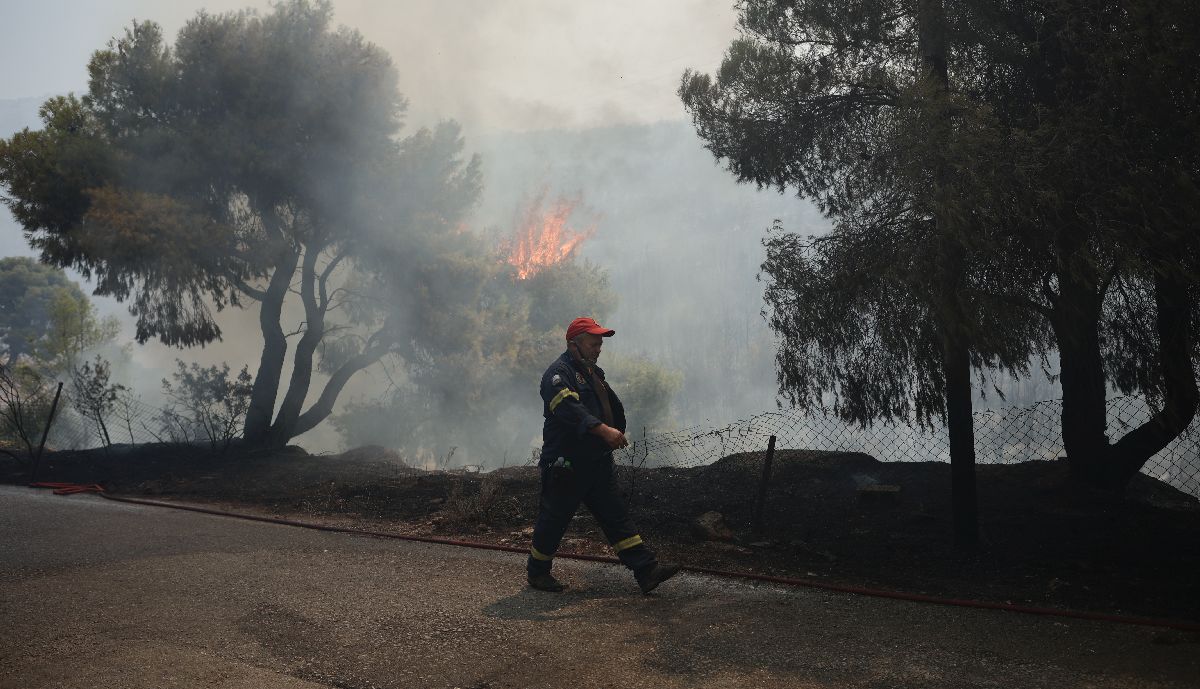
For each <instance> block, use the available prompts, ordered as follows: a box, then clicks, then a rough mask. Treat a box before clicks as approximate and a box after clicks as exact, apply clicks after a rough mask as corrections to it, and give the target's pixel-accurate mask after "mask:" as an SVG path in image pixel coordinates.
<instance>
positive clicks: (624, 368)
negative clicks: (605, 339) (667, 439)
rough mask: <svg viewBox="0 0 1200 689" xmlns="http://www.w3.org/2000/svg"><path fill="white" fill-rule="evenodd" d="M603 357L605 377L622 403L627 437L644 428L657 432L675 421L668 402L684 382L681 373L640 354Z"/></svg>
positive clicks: (646, 430)
mask: <svg viewBox="0 0 1200 689" xmlns="http://www.w3.org/2000/svg"><path fill="white" fill-rule="evenodd" d="M603 358H604V359H605V360H604V361H602V362H601V364H602V365H603V367H604V370H605V371H606V372H608V380H609V382H610V383H612V386H613V389H614V390H616V391H617V394H618V395H620V397H621V403H622V404H624V405H625V417H626V418H627V419H628V420H629V424H630V427H629V429H628V432H629V434H630V437H634V438H636V437H638V434H640V433H641V432H642V431H643V430H644V431H645V432H646V433H656V432H662V431H667V430H671V429H672V428H674V427H675V426H676V425H678V424H677V421H676V419H675V418H674V416H673V415H672V413H671V406H672V403H673V402H674V399H675V395H676V393H678V392H679V388H680V386H681V385H682V384H683V374H682V373H680V372H679V371H674V370H671V369H669V368H666V367H664V366H662V365H660V364H658V363H656V362H654V361H651V360H649V359H643V358H640V357H634V356H625V355H617V356H608V355H607V354H606V355H605V356H604V357H603Z"/></svg>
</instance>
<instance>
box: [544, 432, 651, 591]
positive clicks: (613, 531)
mask: <svg viewBox="0 0 1200 689" xmlns="http://www.w3.org/2000/svg"><path fill="white" fill-rule="evenodd" d="M580 503H582V504H583V505H585V506H586V507H587V508H588V511H590V512H591V513H592V516H594V517H595V518H596V521H598V522H600V528H601V529H602V530H603V531H604V537H605V538H606V539H608V542H609V544H611V545H612V547H613V550H615V551H616V553H617V557H618V558H620V560H621V563H622V564H624V565H625V566H626V567H628V568H630V569H632V570H633V571H634V572H640V571H642V570H643V569H645V568H647V567H652V566H654V563H655V562H657V558H655V556H654V552H653V551H651V550H650V549H649V548H647V547H646V544H645V543H643V542H642V537H641V534H639V533H638V531H637V527H635V526H634V525H633V521H632V520H630V518H629V511H628V510H627V509H626V508H625V502H624V501H623V500H621V494H620V492H619V491H618V489H617V477H616V474H615V473H614V472H613V461H612V455H609V456H607V457H605V458H602V459H597V460H590V461H579V462H572V466H571V468H569V469H560V468H554V467H547V466H544V467H542V492H541V500H540V509H539V510H538V518H537V522H536V523H535V524H534V526H533V547H532V548H530V551H529V563H528V570H529V574H543V573H546V572H549V571H550V567H551V565H552V564H553V563H554V554H555V553H556V552H558V546H559V544H560V543H561V542H562V537H563V534H564V533H566V531H567V526H568V525H569V524H570V523H571V519H572V518H574V516H575V512H576V510H578V509H579V505H580Z"/></svg>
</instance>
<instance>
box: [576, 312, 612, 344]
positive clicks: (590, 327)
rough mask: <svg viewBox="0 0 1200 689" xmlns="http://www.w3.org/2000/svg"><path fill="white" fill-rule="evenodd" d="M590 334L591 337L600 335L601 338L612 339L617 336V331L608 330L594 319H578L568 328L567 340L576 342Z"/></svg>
mask: <svg viewBox="0 0 1200 689" xmlns="http://www.w3.org/2000/svg"><path fill="white" fill-rule="evenodd" d="M584 333H588V334H589V335H599V336H600V337H612V336H613V335H616V334H617V331H616V330H612V329H611V328H606V327H604V326H602V325H600V324H599V323H597V322H596V321H595V319H593V318H586V317H585V318H576V319H575V320H573V321H571V325H569V326H567V339H568V340H574V339H575V338H576V337H579V336H580V335H582V334H584Z"/></svg>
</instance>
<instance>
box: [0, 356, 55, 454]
mask: <svg viewBox="0 0 1200 689" xmlns="http://www.w3.org/2000/svg"><path fill="white" fill-rule="evenodd" d="M55 387H56V386H55V385H54V384H53V383H52V382H51V381H50V380H49V379H48V378H46V376H44V375H43V374H42V373H41V372H39V371H38V370H37V369H36V368H35V367H33V366H30V365H29V364H27V363H22V362H18V363H15V364H11V365H3V366H0V442H2V443H3V444H4V445H6V446H9V447H14V446H15V447H19V448H21V449H23V450H25V452H26V454H27V456H30V457H32V456H33V454H34V450H35V448H36V446H37V445H38V443H40V441H41V437H42V433H43V432H44V431H45V428H46V423H47V421H48V420H49V418H50V407H51V405H52V404H53V402H54V392H55Z"/></svg>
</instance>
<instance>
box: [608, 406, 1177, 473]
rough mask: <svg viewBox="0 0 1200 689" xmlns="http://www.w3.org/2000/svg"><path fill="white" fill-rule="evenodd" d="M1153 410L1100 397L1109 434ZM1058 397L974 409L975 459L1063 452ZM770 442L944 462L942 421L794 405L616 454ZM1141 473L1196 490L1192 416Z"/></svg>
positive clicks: (678, 452)
mask: <svg viewBox="0 0 1200 689" xmlns="http://www.w3.org/2000/svg"><path fill="white" fill-rule="evenodd" d="M1152 413H1153V411H1152V410H1151V409H1150V407H1149V406H1148V405H1147V404H1146V401H1145V399H1143V398H1141V397H1115V398H1112V399H1110V400H1109V401H1108V425H1109V430H1110V433H1111V434H1112V435H1114V436H1119V435H1121V434H1123V433H1125V432H1127V431H1128V430H1129V429H1131V428H1134V427H1136V426H1138V425H1140V424H1141V423H1143V422H1145V421H1146V420H1148V419H1149V418H1150V416H1151V414H1152ZM1061 417H1062V401H1061V400H1047V401H1044V402H1038V403H1037V404H1034V405H1031V406H1028V407H1006V408H1001V409H991V410H983V411H978V412H975V414H974V420H975V458H976V461H977V462H979V463H981V464H1009V463H1015V462H1024V461H1030V460H1048V459H1054V458H1056V457H1059V456H1061V455H1063V454H1064V453H1065V452H1064V449H1063V442H1062V435H1061ZM772 435H773V436H776V438H777V442H776V447H778V448H788V449H808V450H828V451H838V452H862V453H865V454H868V455H870V456H872V457H874V458H875V459H878V460H879V461H882V462H928V461H938V462H949V461H950V442H949V439H948V437H947V434H946V429H945V427H944V426H941V425H937V426H933V427H927V428H921V427H919V426H912V425H908V424H897V423H875V424H873V425H871V426H869V427H867V428H862V427H859V426H858V425H855V424H849V423H846V422H845V421H842V420H841V419H838V418H837V417H835V416H832V415H823V414H820V413H816V414H806V413H804V412H801V411H797V410H785V411H775V412H767V413H765V414H759V415H757V416H753V417H750V418H748V419H745V420H742V421H737V422H734V423H731V424H728V425H725V426H721V427H713V428H710V427H701V426H695V427H692V428H687V429H683V430H679V431H673V432H670V433H660V434H656V435H650V436H646V437H637V436H636V434H634V435H633V437H632V438H631V440H632V441H633V442H632V443H631V444H630V446H629V447H628V448H627V449H625V450H622V451H620V452H619V453H618V461H619V462H621V463H622V464H627V465H633V466H643V467H654V466H670V467H695V466H702V465H706V464H711V463H713V462H715V461H717V460H718V459H721V458H722V457H728V456H729V455H733V454H738V453H743V452H762V451H764V450H765V449H766V447H767V442H768V440H769V438H770V436H772ZM1142 472H1143V473H1145V474H1147V475H1149V476H1151V477H1153V478H1156V479H1159V480H1161V481H1163V482H1165V483H1168V484H1170V485H1171V486H1174V487H1175V488H1178V489H1179V490H1182V491H1184V492H1186V493H1189V494H1190V495H1193V496H1196V497H1200V419H1198V420H1197V421H1196V422H1194V423H1193V424H1192V425H1191V426H1190V427H1189V428H1188V429H1187V431H1186V432H1185V433H1183V434H1182V435H1180V436H1179V437H1178V438H1176V439H1175V440H1174V441H1173V442H1172V443H1171V444H1170V445H1168V446H1167V447H1165V448H1164V449H1163V450H1162V451H1161V452H1159V453H1158V454H1156V455H1155V456H1154V457H1152V458H1151V459H1150V461H1148V462H1147V463H1146V465H1145V466H1144V467H1143V468H1142Z"/></svg>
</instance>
